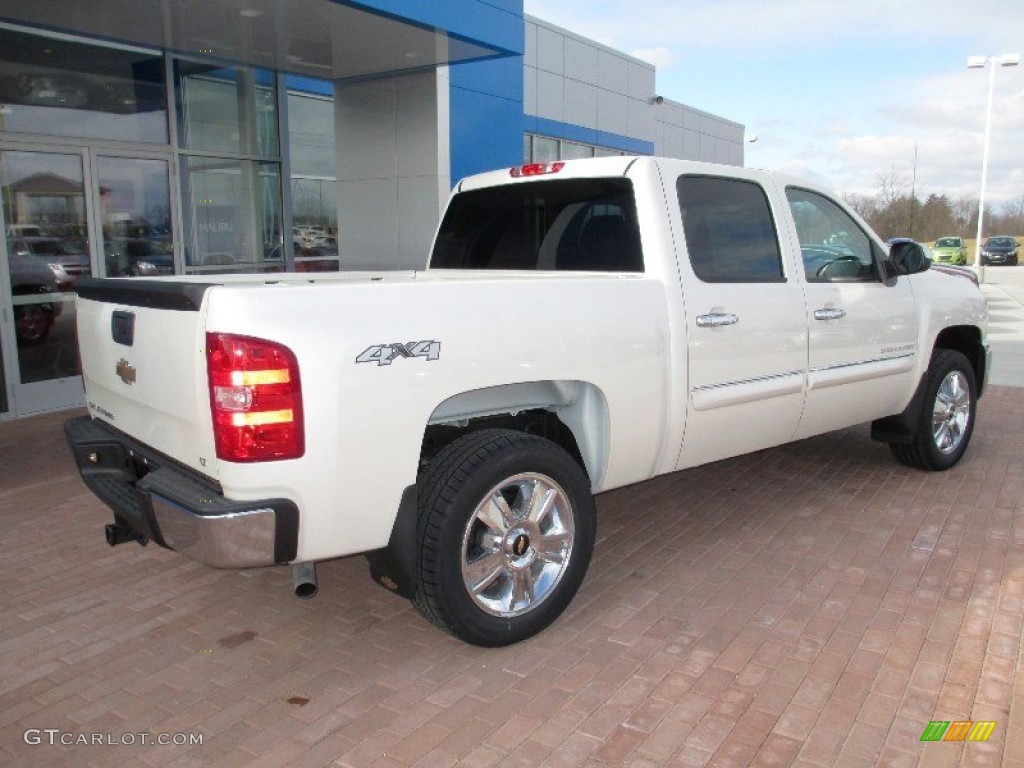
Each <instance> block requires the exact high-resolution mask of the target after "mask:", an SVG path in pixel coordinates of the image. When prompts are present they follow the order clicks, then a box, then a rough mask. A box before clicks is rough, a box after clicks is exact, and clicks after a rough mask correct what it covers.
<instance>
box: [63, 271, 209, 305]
mask: <svg viewBox="0 0 1024 768" xmlns="http://www.w3.org/2000/svg"><path fill="white" fill-rule="evenodd" d="M212 287H213V284H211V283H186V282H180V283H179V282H174V281H169V280H144V279H143V280H139V279H126V278H106V279H103V278H95V277H83V278H82V279H81V280H79V281H78V282H76V283H75V292H76V293H78V295H79V296H81V297H82V298H83V299H91V300H93V301H102V302H106V303H107V304H123V305H125V306H130V307H147V308H149V309H172V310H176V311H178V312H198V311H199V307H200V306H201V305H202V303H203V294H204V293H206V290H207V289H208V288H212Z"/></svg>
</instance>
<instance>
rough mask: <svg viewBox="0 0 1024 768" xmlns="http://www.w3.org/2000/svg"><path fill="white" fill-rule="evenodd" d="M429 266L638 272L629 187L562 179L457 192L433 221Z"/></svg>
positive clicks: (637, 232)
mask: <svg viewBox="0 0 1024 768" xmlns="http://www.w3.org/2000/svg"><path fill="white" fill-rule="evenodd" d="M430 266H431V267H432V268H435V269H499V270H500V269H529V270H590V271H597V272H642V271H643V268H644V265H643V256H642V252H641V249H640V230H639V227H638V226H637V220H636V205H635V203H634V200H633V185H632V183H631V182H630V181H629V180H627V179H565V180H554V181H535V182H526V183H522V184H509V185H507V186H502V187H490V188H487V189H478V190H472V191H469V192H462V193H459V194H458V195H456V196H455V197H454V198H452V201H451V204H450V205H449V206H448V211H447V212H446V213H445V216H444V220H443V221H442V222H441V229H440V232H439V233H438V236H437V241H436V242H435V243H434V252H433V255H432V256H431V260H430Z"/></svg>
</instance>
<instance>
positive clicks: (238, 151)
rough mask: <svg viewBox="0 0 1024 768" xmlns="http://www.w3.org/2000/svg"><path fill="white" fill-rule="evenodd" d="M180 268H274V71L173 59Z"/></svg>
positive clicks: (279, 257)
mask: <svg viewBox="0 0 1024 768" xmlns="http://www.w3.org/2000/svg"><path fill="white" fill-rule="evenodd" d="M174 79H175V84H176V88H177V98H178V143H179V146H180V148H181V183H182V197H183V201H184V217H183V218H184V235H185V271H186V272H209V271H216V272H277V271H281V270H282V269H284V253H283V248H282V242H283V239H282V232H281V220H282V208H281V158H280V144H279V141H278V116H277V90H276V84H275V77H274V75H273V73H271V72H268V71H264V70H255V69H248V68H243V67H237V68H230V67H222V66H217V65H213V64H208V63H205V62H197V61H188V60H183V59H178V60H175V62H174Z"/></svg>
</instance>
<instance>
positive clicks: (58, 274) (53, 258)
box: [7, 237, 92, 291]
mask: <svg viewBox="0 0 1024 768" xmlns="http://www.w3.org/2000/svg"><path fill="white" fill-rule="evenodd" d="M7 249H8V252H11V253H17V254H18V255H19V256H29V257H34V258H37V259H38V260H40V261H45V262H46V264H48V265H49V267H50V269H51V270H52V271H53V275H54V277H55V278H56V279H57V290H60V291H70V290H72V286H73V285H74V283H75V282H76V281H77V280H78V278H80V277H83V276H84V277H88V276H89V275H91V274H92V267H91V266H90V263H89V254H88V249H87V248H84V247H76V245H75V244H74V243H73V242H71V241H68V240H61V239H60V238H58V237H17V238H13V239H12V240H9V241H8V247H7Z"/></svg>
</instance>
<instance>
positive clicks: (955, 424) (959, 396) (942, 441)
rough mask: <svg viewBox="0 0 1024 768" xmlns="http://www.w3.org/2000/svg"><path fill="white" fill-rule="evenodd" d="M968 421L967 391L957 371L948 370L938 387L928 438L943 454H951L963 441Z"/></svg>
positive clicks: (964, 377)
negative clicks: (930, 434) (930, 436)
mask: <svg viewBox="0 0 1024 768" xmlns="http://www.w3.org/2000/svg"><path fill="white" fill-rule="evenodd" d="M970 418H971V390H970V388H969V387H968V385H967V377H966V376H964V374H963V373H962V372H961V371H950V372H949V373H947V374H946V378H944V379H943V380H942V383H941V384H940V385H939V390H938V392H937V393H936V395H935V407H934V408H933V409H932V439H933V440H934V441H935V447H936V448H938V449H939V451H940V452H941V453H943V454H950V453H953V452H954V451H955V450H956V449H957V448H959V447H960V444H961V443H962V442H963V441H964V434H965V433H966V431H967V423H968V421H969V420H970Z"/></svg>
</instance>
